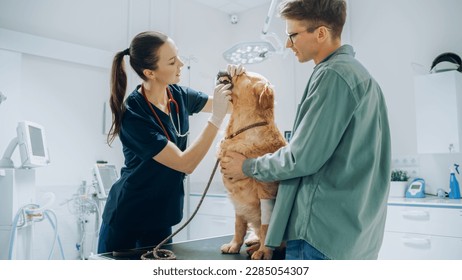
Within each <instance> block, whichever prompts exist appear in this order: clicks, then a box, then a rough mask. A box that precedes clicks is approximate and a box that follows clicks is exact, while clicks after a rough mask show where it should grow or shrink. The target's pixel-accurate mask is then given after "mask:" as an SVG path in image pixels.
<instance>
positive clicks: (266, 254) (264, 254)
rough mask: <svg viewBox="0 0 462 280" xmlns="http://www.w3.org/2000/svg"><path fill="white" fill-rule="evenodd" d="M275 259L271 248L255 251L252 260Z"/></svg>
mask: <svg viewBox="0 0 462 280" xmlns="http://www.w3.org/2000/svg"><path fill="white" fill-rule="evenodd" d="M272 258H273V250H271V249H269V248H260V249H259V250H257V251H255V252H254V253H253V254H252V256H251V259H252V260H271V259H272Z"/></svg>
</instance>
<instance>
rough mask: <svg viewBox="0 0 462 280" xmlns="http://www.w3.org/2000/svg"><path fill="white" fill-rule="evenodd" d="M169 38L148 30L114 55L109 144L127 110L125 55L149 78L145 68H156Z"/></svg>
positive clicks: (139, 73) (137, 71) (143, 76)
mask: <svg viewBox="0 0 462 280" xmlns="http://www.w3.org/2000/svg"><path fill="white" fill-rule="evenodd" d="M167 40H168V36H167V35H165V34H162V33H160V32H155V31H147V32H142V33H139V34H138V35H136V36H135V38H133V40H132V42H131V44H130V47H129V48H128V49H126V50H124V51H120V52H118V53H117V54H116V55H115V56H114V60H113V61H112V69H111V96H110V98H109V104H110V106H111V111H112V125H111V128H110V129H109V133H108V135H107V142H108V144H109V145H111V143H112V142H113V141H114V138H115V137H116V136H118V135H119V133H120V128H121V123H122V116H123V113H124V112H125V104H124V100H125V92H126V90H127V73H126V72H125V63H124V56H125V55H128V56H130V65H131V67H132V68H133V70H135V72H136V73H137V74H138V76H139V77H140V78H141V79H143V80H145V81H146V80H147V78H146V76H145V75H144V73H143V70H145V69H151V70H156V69H157V62H158V61H159V56H158V51H159V48H160V47H161V46H162V45H163V44H164V43H165V42H166V41H167Z"/></svg>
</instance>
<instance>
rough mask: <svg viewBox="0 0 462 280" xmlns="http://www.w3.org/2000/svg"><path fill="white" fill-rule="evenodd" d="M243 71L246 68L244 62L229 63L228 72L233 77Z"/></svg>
mask: <svg viewBox="0 0 462 280" xmlns="http://www.w3.org/2000/svg"><path fill="white" fill-rule="evenodd" d="M243 73H245V68H244V66H242V64H239V65H235V64H228V74H229V75H230V76H231V77H234V76H239V75H241V74H243Z"/></svg>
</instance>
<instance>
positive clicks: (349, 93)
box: [243, 45, 391, 259]
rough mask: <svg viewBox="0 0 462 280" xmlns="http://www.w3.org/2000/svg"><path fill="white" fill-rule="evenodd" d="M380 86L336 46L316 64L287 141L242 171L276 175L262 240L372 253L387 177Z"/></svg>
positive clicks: (361, 255)
mask: <svg viewBox="0 0 462 280" xmlns="http://www.w3.org/2000/svg"><path fill="white" fill-rule="evenodd" d="M390 142H391V140H390V129H389V124H388V117H387V107H386V104H385V100H384V97H383V94H382V91H381V89H380V87H379V85H378V84H377V82H376V81H375V80H374V79H373V78H372V77H371V75H370V74H369V73H368V71H367V70H366V69H365V68H364V67H363V66H362V65H361V64H360V63H359V62H358V61H357V60H356V59H355V58H354V51H353V48H352V47H351V46H349V45H344V46H342V47H340V48H339V49H337V50H336V51H335V52H334V53H332V54H331V55H330V56H329V57H327V58H326V59H325V60H324V61H322V62H321V63H319V64H318V65H316V67H315V68H314V71H313V74H312V75H311V78H310V80H309V81H308V84H307V87H306V89H305V93H304V95H303V98H302V100H301V103H300V104H299V105H298V109H297V114H296V118H295V123H294V126H293V134H292V139H291V140H290V143H289V144H288V145H287V146H285V147H283V148H281V149H279V150H278V151H276V152H275V153H272V154H267V155H264V156H262V157H258V158H256V159H247V160H246V161H245V162H244V165H243V171H244V173H245V174H246V175H247V176H250V177H253V178H255V179H257V180H260V181H280V184H279V191H278V195H277V198H276V204H275V207H274V210H273V213H272V217H271V221H270V226H269V230H268V235H267V238H266V242H265V243H266V245H267V246H270V247H277V246H279V245H280V244H281V242H282V241H283V240H297V239H302V240H305V241H306V242H308V243H309V244H311V245H312V246H313V247H315V248H316V249H317V250H319V251H320V252H322V253H323V254H324V255H326V256H327V257H328V258H330V259H377V256H378V252H379V250H380V247H381V244H382V240H383V233H384V226H385V219H386V213H387V198H388V191H389V181H390V163H391V143H390Z"/></svg>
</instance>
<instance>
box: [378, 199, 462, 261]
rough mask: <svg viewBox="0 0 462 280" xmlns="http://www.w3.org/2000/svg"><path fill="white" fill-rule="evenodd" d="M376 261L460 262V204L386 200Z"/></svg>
mask: <svg viewBox="0 0 462 280" xmlns="http://www.w3.org/2000/svg"><path fill="white" fill-rule="evenodd" d="M379 259H416V260H418V259H442V260H448V259H459V260H460V259H462V201H461V200H460V199H457V200H451V199H439V198H435V197H427V198H423V199H406V198H396V199H394V198H393V199H390V201H389V203H388V213H387V222H386V225H385V235H384V240H383V244H382V248H381V250H380V253H379Z"/></svg>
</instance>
